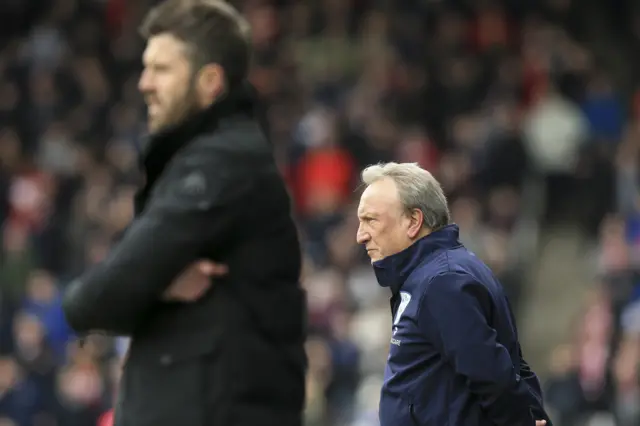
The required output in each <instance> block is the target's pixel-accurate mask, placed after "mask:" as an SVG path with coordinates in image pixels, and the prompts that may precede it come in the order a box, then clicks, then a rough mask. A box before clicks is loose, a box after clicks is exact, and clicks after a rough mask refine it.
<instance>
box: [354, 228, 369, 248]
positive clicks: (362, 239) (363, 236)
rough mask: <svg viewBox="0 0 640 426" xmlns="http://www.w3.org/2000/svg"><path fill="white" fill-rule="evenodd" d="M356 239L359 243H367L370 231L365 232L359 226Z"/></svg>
mask: <svg viewBox="0 0 640 426" xmlns="http://www.w3.org/2000/svg"><path fill="white" fill-rule="evenodd" d="M356 241H357V242H358V244H365V243H366V242H367V241H369V233H367V232H365V231H364V230H363V229H362V228H361V227H358V232H357V233H356Z"/></svg>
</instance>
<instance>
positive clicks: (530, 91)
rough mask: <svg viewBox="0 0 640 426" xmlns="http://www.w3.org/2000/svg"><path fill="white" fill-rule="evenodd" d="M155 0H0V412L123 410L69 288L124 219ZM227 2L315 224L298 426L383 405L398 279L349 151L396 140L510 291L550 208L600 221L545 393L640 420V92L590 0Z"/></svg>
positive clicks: (101, 351)
mask: <svg viewBox="0 0 640 426" xmlns="http://www.w3.org/2000/svg"><path fill="white" fill-rule="evenodd" d="M152 3H156V2H155V1H151V0H149V1H145V0H140V1H126V0H83V1H79V0H40V1H21V0H4V1H3V2H2V5H0V12H1V13H0V32H1V33H2V37H0V223H1V224H2V228H1V229H2V234H1V236H2V239H1V242H2V245H1V256H2V257H1V264H0V351H1V355H0V426H10V425H11V426H32V425H33V426H96V425H99V426H110V425H111V423H110V422H111V418H110V412H109V410H110V407H111V403H112V400H113V395H114V386H115V384H116V383H117V381H118V376H119V367H120V355H121V354H122V353H123V351H124V350H125V348H126V339H112V338H109V337H105V336H92V337H91V338H89V339H88V341H87V343H86V344H85V345H84V346H83V347H82V348H80V347H78V345H77V343H76V341H75V338H74V336H73V333H72V331H71V330H70V329H69V328H68V326H67V325H66V323H65V321H64V318H63V315H62V312H61V309H60V293H61V291H63V289H64V287H65V284H66V283H67V282H69V281H70V280H71V279H73V278H74V277H76V276H77V275H79V274H80V273H81V272H82V271H84V270H86V269H87V268H89V267H91V265H92V264H95V263H96V262H99V261H100V260H101V259H103V258H104V256H105V255H106V254H107V253H108V251H109V249H110V248H111V247H112V245H113V244H114V243H115V242H117V239H118V236H119V235H120V233H121V232H122V230H123V229H124V227H126V225H127V224H128V222H129V220H130V218H131V214H132V195H133V193H134V191H135V190H136V185H137V184H138V183H139V180H140V178H141V177H140V176H139V171H138V167H137V152H138V149H139V144H140V140H141V139H140V135H141V134H143V133H144V130H145V111H144V108H143V104H142V102H141V98H140V97H139V95H138V93H137V88H136V87H137V79H138V76H139V71H140V54H141V51H142V48H143V42H142V40H141V39H140V38H139V37H138V35H137V25H138V23H139V22H140V19H141V16H142V15H143V14H144V13H145V11H146V10H148V7H149V5H150V4H152ZM232 3H234V2H232ZM235 3H236V4H237V5H238V7H239V8H241V9H242V11H243V12H244V13H245V15H246V17H247V18H248V20H249V22H250V23H251V25H252V28H253V34H252V37H253V43H254V46H255V66H254V69H253V72H252V75H251V81H252V82H253V84H254V85H255V86H256V87H257V88H258V89H259V91H260V93H261V94H262V96H263V97H264V100H265V102H266V103H267V105H268V114H269V120H270V137H271V141H272V143H273V146H274V150H275V153H276V158H277V161H278V164H279V165H280V167H281V170H282V173H283V174H284V175H285V177H286V179H287V181H288V184H289V187H290V189H291V192H292V194H293V196H294V197H295V201H296V212H297V213H296V215H297V220H298V224H299V229H300V233H301V236H302V240H303V249H304V253H305V268H304V274H303V277H302V279H303V284H304V286H305V288H306V289H307V291H308V295H309V307H310V315H311V317H310V327H311V329H310V333H311V335H310V338H309V341H308V354H309V360H310V364H309V374H308V390H307V391H308V408H307V424H308V426H369V425H371V426H375V425H376V422H377V413H376V410H377V400H378V392H379V389H380V384H381V374H382V372H383V367H384V363H385V360H386V356H387V351H388V344H389V343H388V342H389V336H390V323H391V321H390V311H389V304H388V297H389V295H388V294H387V292H386V291H384V290H382V289H380V288H379V287H378V286H377V284H376V282H375V278H374V277H373V274H372V272H371V270H370V266H369V265H368V263H367V261H366V259H365V256H364V253H363V251H362V250H361V249H360V248H359V247H358V246H357V245H356V244H355V233H356V228H357V218H356V216H355V203H356V202H357V195H358V192H357V186H358V173H359V171H360V170H361V169H362V168H363V167H365V166H366V165H368V164H371V163H375V162H379V161H390V160H394V161H399V162H417V163H419V164H420V165H422V166H423V167H425V168H427V169H428V170H430V171H431V172H432V173H433V174H434V175H436V176H437V177H438V179H439V180H440V181H441V182H442V184H443V186H444V188H445V190H446V192H447V194H448V197H449V199H450V203H451V210H452V214H453V217H454V220H455V221H456V222H457V223H458V224H459V225H460V227H461V233H462V239H463V242H464V243H465V244H466V245H467V247H468V248H470V249H471V250H472V251H474V252H475V253H476V254H477V255H478V256H480V257H481V258H483V259H484V260H485V261H486V262H487V263H488V264H489V265H490V266H491V267H492V268H493V270H494V271H495V272H496V274H497V275H498V276H499V278H500V279H501V280H502V282H503V284H504V285H505V287H506V289H507V292H508V294H509V297H510V299H511V301H512V304H513V305H514V307H515V308H516V310H518V309H519V307H520V306H521V305H523V304H525V303H526V299H525V298H523V297H522V296H523V291H525V292H526V288H525V287H526V285H527V284H528V280H527V272H528V268H529V267H530V266H531V265H532V263H533V262H534V260H535V255H536V248H535V247H532V241H533V240H535V238H534V237H533V236H532V233H536V232H537V229H538V227H537V226H538V225H541V226H545V224H548V223H553V222H554V221H559V220H560V221H561V220H563V218H565V219H566V217H567V216H569V217H570V218H571V219H572V220H575V221H578V222H579V223H580V224H581V226H582V227H583V228H584V230H585V232H586V233H591V234H592V235H593V237H594V238H597V241H599V247H600V250H599V252H598V253H596V254H594V256H595V257H596V258H597V260H598V265H599V271H598V273H597V275H594V276H597V277H598V279H599V282H600V285H598V286H596V290H594V292H593V296H592V297H591V298H589V300H588V303H587V305H586V308H585V314H584V316H583V317H581V318H580V319H579V321H577V322H576V339H575V341H573V342H569V343H567V345H564V346H562V347H560V348H558V349H557V350H556V351H555V352H554V353H553V356H552V359H551V363H550V368H551V369H552V372H553V375H552V376H551V378H550V380H549V381H548V383H547V389H548V394H547V396H548V398H549V404H550V406H551V407H552V408H553V409H554V411H555V412H556V415H557V416H558V420H557V422H558V423H557V424H558V425H560V426H571V425H579V424H581V423H579V422H581V421H583V420H584V419H585V416H587V415H589V416H591V415H592V414H593V413H600V414H602V413H608V414H607V415H615V416H616V419H617V421H618V426H626V425H637V424H640V387H639V384H640V383H639V381H638V364H639V361H640V345H639V343H638V336H639V333H640V291H639V290H638V289H640V287H638V286H637V285H636V282H638V279H637V275H636V270H638V268H637V266H640V257H639V256H638V253H640V252H639V251H638V241H640V188H639V185H640V180H639V178H640V176H639V173H640V171H639V170H638V161H637V160H638V149H640V121H638V119H639V118H640V111H638V110H634V109H633V108H629V107H628V105H632V103H630V102H628V101H629V100H630V99H628V97H625V96H623V95H624V94H623V93H621V89H620V88H618V87H616V85H615V84H614V81H613V80H614V78H613V77H612V76H611V74H610V73H609V72H608V70H607V68H606V67H603V66H602V64H601V63H599V61H598V60H597V58H596V55H594V53H593V52H592V51H591V50H590V49H589V47H588V46H587V45H585V44H584V43H582V42H581V40H582V38H583V36H584V32H585V30H584V25H582V23H581V22H580V21H579V20H578V19H577V18H575V16H576V15H575V13H574V12H575V10H574V9H575V7H577V6H576V4H577V3H578V2H571V1H570V0H548V1H539V2H538V1H530V2H520V1H515V0H514V1H506V0H505V1H497V0H495V1H493V0H478V1H462V0H460V1H428V0H425V1H418V0H415V1H403V2H399V1H396V2H394V1H388V2H385V1H373V0H315V1H314V0H307V1H304V0H300V1H294V0H290V1H287V0H273V1H268V0H246V1H243V2H235ZM578 6H579V4H578ZM638 16H640V15H638ZM638 22H640V19H639V20H638ZM630 33H631V34H632V33H633V31H630ZM637 33H638V38H637V40H636V43H638V44H640V31H637ZM638 104H639V105H640V102H639V103H638ZM532 187H536V188H542V189H543V191H542V193H543V196H542V197H534V196H533V195H532V192H531V188H532ZM538 192H539V191H538ZM616 195H617V197H616ZM532 200H534V201H533V202H532ZM247 208H251V206H247Z"/></svg>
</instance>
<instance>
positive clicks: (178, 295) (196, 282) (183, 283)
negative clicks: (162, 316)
mask: <svg viewBox="0 0 640 426" xmlns="http://www.w3.org/2000/svg"><path fill="white" fill-rule="evenodd" d="M226 273H227V266H226V265H222V264H219V263H213V262H211V261H208V260H201V261H199V262H196V263H193V264H192V265H191V266H189V267H188V268H187V269H186V270H185V271H184V272H183V273H182V274H180V276H179V277H178V278H176V279H175V280H174V281H173V283H171V286H169V288H168V289H167V290H166V291H165V292H164V293H163V295H162V299H163V300H167V301H173V302H194V301H196V300H198V299H200V298H201V297H202V296H203V295H204V294H205V293H206V292H207V290H209V288H210V287H211V278H212V277H221V276H223V275H225V274H226Z"/></svg>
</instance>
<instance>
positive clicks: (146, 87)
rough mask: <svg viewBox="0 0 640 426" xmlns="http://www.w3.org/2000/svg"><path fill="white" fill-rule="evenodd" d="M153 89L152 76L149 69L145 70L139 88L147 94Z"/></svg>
mask: <svg viewBox="0 0 640 426" xmlns="http://www.w3.org/2000/svg"><path fill="white" fill-rule="evenodd" d="M151 89H152V85H151V77H150V76H149V73H148V72H147V71H143V72H142V74H141V75H140V80H138V90H139V91H140V93H142V94H145V93H149V92H150V91H151Z"/></svg>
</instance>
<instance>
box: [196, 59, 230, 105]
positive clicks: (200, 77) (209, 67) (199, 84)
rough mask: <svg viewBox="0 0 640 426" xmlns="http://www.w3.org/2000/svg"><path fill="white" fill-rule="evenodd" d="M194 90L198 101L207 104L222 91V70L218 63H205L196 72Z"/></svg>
mask: <svg viewBox="0 0 640 426" xmlns="http://www.w3.org/2000/svg"><path fill="white" fill-rule="evenodd" d="M195 85H196V91H197V93H198V97H199V98H200V101H201V102H202V103H203V104H205V105H209V104H211V103H213V101H215V100H216V99H217V98H218V97H219V96H220V95H221V94H222V92H223V91H224V70H223V69H222V67H221V66H220V65H218V64H206V65H204V66H202V67H201V68H200V69H199V70H198V72H197V74H196V81H195Z"/></svg>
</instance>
